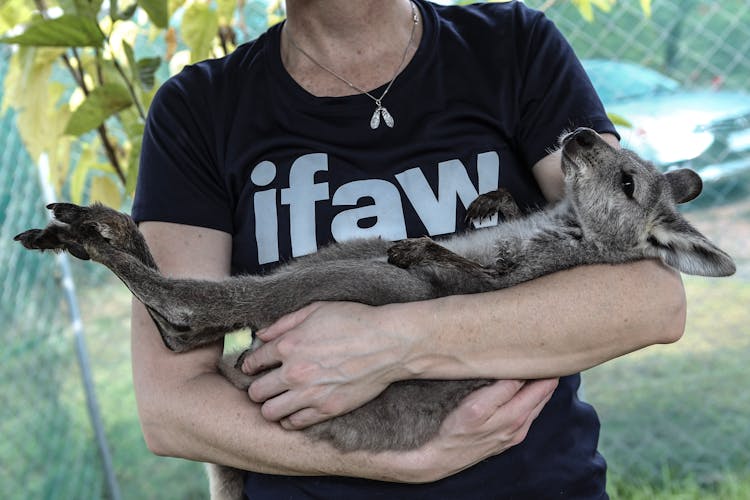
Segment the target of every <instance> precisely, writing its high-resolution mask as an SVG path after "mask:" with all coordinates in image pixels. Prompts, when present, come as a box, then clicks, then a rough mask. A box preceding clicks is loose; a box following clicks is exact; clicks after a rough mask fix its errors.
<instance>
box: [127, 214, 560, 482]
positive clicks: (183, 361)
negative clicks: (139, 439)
mask: <svg viewBox="0 0 750 500" xmlns="http://www.w3.org/2000/svg"><path fill="white" fill-rule="evenodd" d="M141 230H142V232H143V233H144V235H145V237H146V240H147V242H148V244H149V248H150V249H151V251H152V253H153V255H154V258H155V259H156V262H157V264H158V265H159V267H160V269H161V271H162V272H163V273H165V274H166V275H171V276H185V277H188V276H189V277H201V278H207V279H220V278H223V277H225V276H227V275H228V273H229V262H230V251H231V239H230V236H229V235H228V234H226V233H223V232H220V231H216V230H211V229H203V228H198V227H193V226H184V225H178V224H167V223H159V222H145V223H142V224H141ZM221 350H222V346H221V345H219V344H216V345H211V346H207V347H203V348H199V349H195V350H193V351H190V352H186V353H182V354H175V353H173V352H171V351H169V350H168V349H167V348H166V347H164V345H163V344H162V341H161V338H160V336H159V333H158V331H157V330H156V327H155V326H154V324H153V322H152V320H151V318H150V317H149V316H148V314H147V313H146V311H145V309H144V307H143V306H142V305H141V304H140V303H139V302H138V301H134V303H133V317H132V359H133V378H134V383H135V392H136V399H137V403H138V410H139V416H140V420H141V425H142V430H143V434H144V437H145V440H146V444H147V446H148V448H149V449H150V450H151V451H152V452H154V453H156V454H159V455H167V456H176V457H181V458H186V459H191V460H198V461H205V462H210V463H219V464H223V465H230V466H233V467H237V468H240V469H247V470H254V471H258V472H265V473H276V474H290V475H343V476H356V477H365V478H371V479H380V480H388V481H407V482H423V481H431V480H436V479H439V478H441V477H445V476H446V475H448V474H451V473H453V472H456V471H458V470H460V469H463V468H465V467H468V466H470V465H472V464H473V463H476V462H478V461H479V460H482V459H483V458H485V457H486V456H489V455H493V454H496V453H499V452H501V451H503V450H504V449H506V448H507V447H509V446H512V445H513V444H515V443H517V442H519V441H520V440H521V439H523V437H524V436H525V433H526V431H527V430H528V427H529V425H531V422H532V421H533V420H534V418H536V416H537V415H538V413H539V411H540V410H541V408H542V406H543V405H544V403H545V402H546V400H547V399H548V398H549V396H550V395H551V393H552V390H553V389H554V386H555V382H554V381H545V382H537V383H533V384H525V385H523V384H519V383H518V382H516V381H506V382H502V383H499V384H496V385H494V386H491V387H487V388H484V389H483V390H482V391H483V392H482V393H480V394H482V395H483V397H482V399H481V400H475V399H469V400H467V402H466V403H464V404H463V405H462V406H461V407H460V408H459V409H458V410H457V411H456V412H454V414H453V415H452V416H451V418H450V419H449V420H448V421H446V423H445V425H444V426H443V429H442V431H441V433H440V436H439V437H438V438H437V439H435V440H433V441H432V442H430V443H429V444H428V445H427V446H425V447H423V448H422V449H419V450H414V451H410V452H408V453H390V452H388V453H378V454H372V453H366V452H355V453H347V454H342V453H339V452H337V451H336V450H334V449H333V448H332V447H330V446H329V445H327V444H325V443H320V442H317V443H316V442H312V441H311V440H309V439H308V438H306V437H305V435H304V434H303V433H300V432H290V431H286V430H284V429H283V428H282V427H281V426H279V425H278V424H276V423H274V422H269V421H267V420H266V419H264V418H263V417H262V415H261V414H260V409H259V406H258V405H256V404H254V403H252V402H251V401H250V400H249V399H248V396H247V393H246V392H244V391H240V390H237V389H236V388H235V387H234V386H232V385H230V383H229V382H228V381H227V380H226V379H225V378H224V377H223V376H221V375H220V374H219V373H218V372H217V368H216V363H217V361H218V359H219V356H220V355H221Z"/></svg>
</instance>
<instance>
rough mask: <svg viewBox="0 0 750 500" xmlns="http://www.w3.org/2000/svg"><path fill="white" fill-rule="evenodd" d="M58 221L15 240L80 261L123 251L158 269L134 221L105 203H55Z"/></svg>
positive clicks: (29, 247) (53, 211)
mask: <svg viewBox="0 0 750 500" xmlns="http://www.w3.org/2000/svg"><path fill="white" fill-rule="evenodd" d="M47 208H48V209H50V210H51V211H52V214H53V216H54V219H53V220H52V222H50V223H49V224H48V225H47V227H46V228H44V229H30V230H28V231H25V232H23V233H21V234H19V235H17V236H16V237H15V238H14V239H15V240H16V241H19V242H20V243H21V244H22V245H23V246H24V247H26V248H28V249H31V250H53V251H59V250H64V251H67V252H69V253H70V254H71V255H73V256H74V257H78V258H79V259H83V260H88V259H91V258H93V259H94V260H100V259H99V257H101V256H102V255H101V253H102V251H106V250H110V249H114V250H120V251H123V252H126V253H129V254H131V255H134V256H136V257H138V258H139V259H140V260H141V261H143V262H144V263H145V264H147V265H149V266H150V267H155V266H154V264H153V259H152V258H151V255H150V254H149V252H148V249H147V247H146V244H145V241H144V240H143V237H142V236H141V234H140V232H139V231H138V228H137V226H136V225H135V222H133V220H132V219H131V218H130V217H129V216H127V215H125V214H123V213H120V212H117V211H116V210H113V209H111V208H108V207H105V206H104V205H101V204H98V203H96V204H94V205H91V206H90V207H80V206H78V205H73V204H72V203H51V204H49V205H47Z"/></svg>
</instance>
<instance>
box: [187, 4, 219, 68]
mask: <svg viewBox="0 0 750 500" xmlns="http://www.w3.org/2000/svg"><path fill="white" fill-rule="evenodd" d="M218 30H219V15H218V14H217V13H216V11H214V10H211V9H210V8H209V7H208V5H205V4H200V3H194V4H192V5H190V7H188V8H187V9H186V10H185V14H184V15H183V16H182V37H183V39H184V40H185V43H186V44H187V46H188V47H189V48H190V60H191V62H197V61H200V60H202V59H205V58H206V57H208V56H209V53H210V50H211V46H212V44H213V40H214V37H216V34H217V32H218Z"/></svg>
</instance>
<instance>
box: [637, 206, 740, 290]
mask: <svg viewBox="0 0 750 500" xmlns="http://www.w3.org/2000/svg"><path fill="white" fill-rule="evenodd" d="M648 243H649V244H650V245H651V247H652V249H653V255H654V256H655V257H659V258H660V259H661V260H662V261H664V263H665V264H667V265H669V266H671V267H673V268H675V269H677V270H678V271H682V272H683V273H685V274H697V275H700V276H730V275H732V274H734V272H735V270H736V268H735V265H734V261H733V260H732V258H731V257H730V256H729V255H727V254H726V253H725V252H724V251H723V250H721V249H720V248H718V247H717V246H716V245H714V244H713V243H711V242H710V241H708V238H706V237H705V236H703V235H702V234H701V233H700V232H698V231H697V230H696V229H695V228H693V226H691V225H690V224H689V223H688V222H687V221H686V220H685V219H683V218H682V217H681V216H680V215H679V214H676V217H675V218H673V219H671V220H669V221H661V222H659V223H658V224H656V225H655V226H654V228H653V229H652V230H651V234H650V235H649V238H648Z"/></svg>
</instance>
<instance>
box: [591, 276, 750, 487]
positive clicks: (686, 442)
mask: <svg viewBox="0 0 750 500" xmlns="http://www.w3.org/2000/svg"><path fill="white" fill-rule="evenodd" d="M685 284H686V291H687V295H688V324H687V328H686V333H685V335H684V337H683V339H682V340H680V341H679V342H678V343H676V344H672V345H668V346H654V347H651V348H648V349H645V350H642V351H640V352H637V353H634V354H631V355H629V356H626V357H623V358H620V359H618V360H614V361H612V362H610V363H607V364H605V365H603V366H600V367H597V368H595V369H592V370H589V371H588V372H587V373H586V374H585V378H584V388H585V397H586V399H587V400H588V401H590V402H591V403H592V404H594V406H595V407H596V408H597V411H598V412H599V415H600V418H601V421H602V434H601V447H602V450H603V452H604V454H605V456H606V457H607V459H608V462H609V465H610V485H611V487H612V488H613V492H614V493H617V494H616V495H614V497H616V498H634V499H635V498H674V499H678V498H717V499H719V498H721V499H723V498H750V451H748V448H747V445H748V443H750V426H748V418H749V417H750V393H748V391H747V390H746V388H745V387H746V386H745V381H747V379H748V367H747V360H748V359H750V308H748V304H749V303H750V285H749V284H748V283H747V282H744V281H742V280H741V279H739V278H732V279H721V280H718V279H716V280H712V279H703V278H693V277H687V278H685ZM734 491H736V493H733V492H734ZM656 493H658V495H657V494H656ZM710 495H714V496H710Z"/></svg>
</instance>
